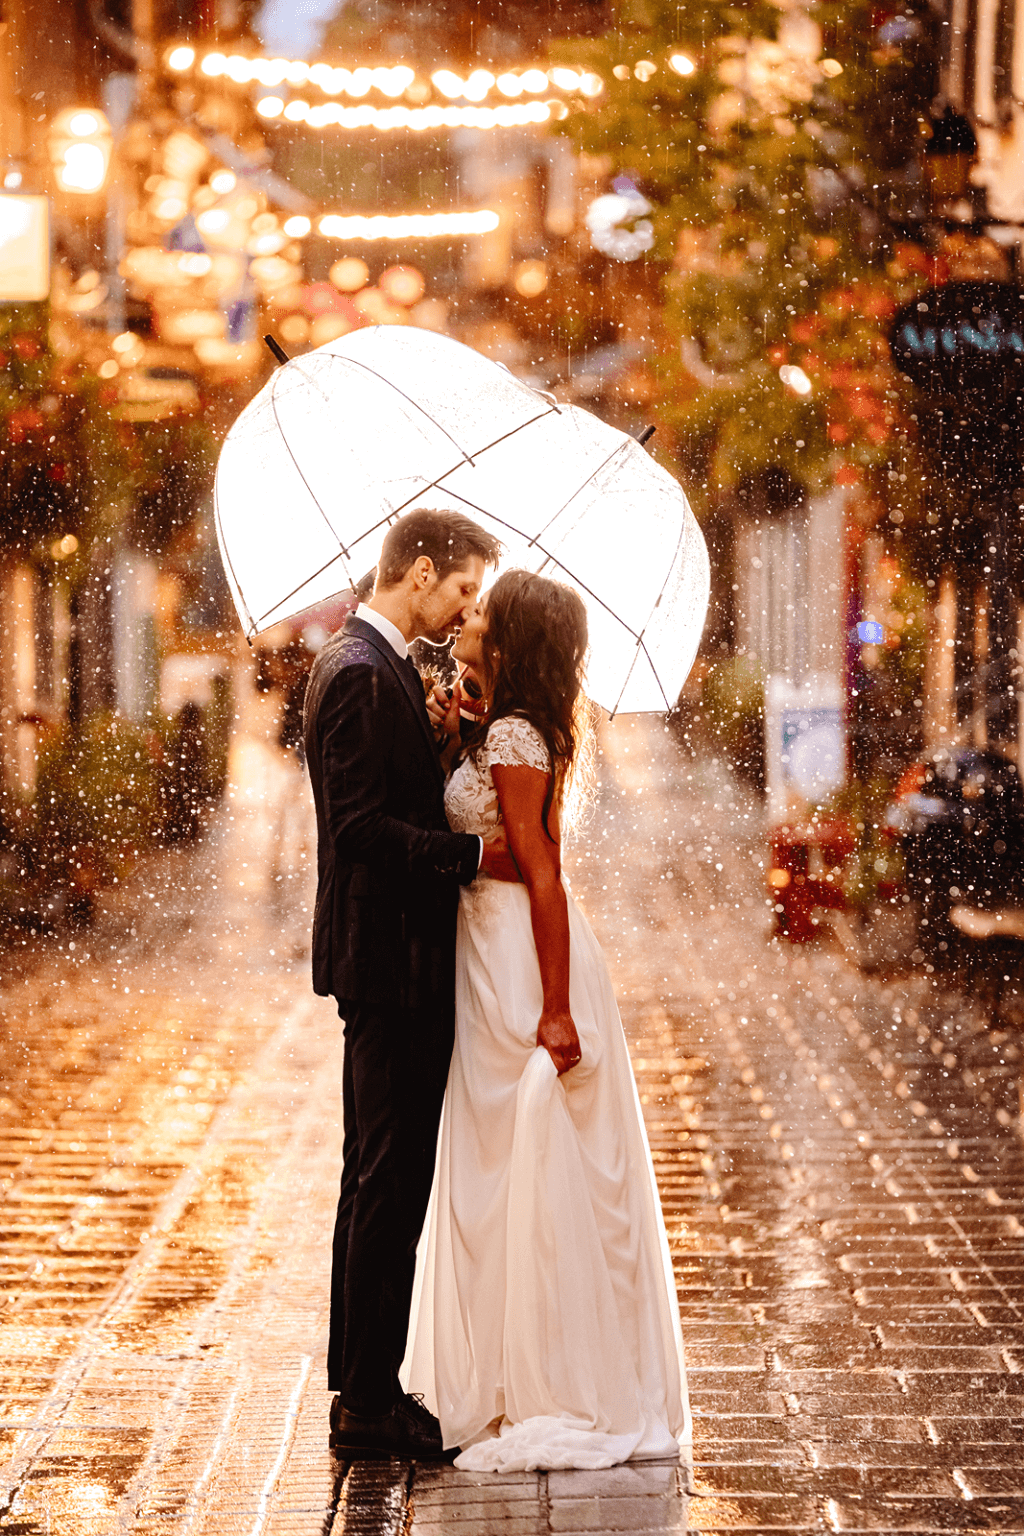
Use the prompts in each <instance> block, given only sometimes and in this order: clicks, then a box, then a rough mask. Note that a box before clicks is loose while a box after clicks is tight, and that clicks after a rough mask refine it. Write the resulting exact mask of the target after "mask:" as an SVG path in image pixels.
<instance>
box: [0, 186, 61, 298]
mask: <svg viewBox="0 0 1024 1536" xmlns="http://www.w3.org/2000/svg"><path fill="white" fill-rule="evenodd" d="M49 293H50V219H49V211H48V207H47V199H46V198H45V197H30V196H23V195H22V194H20V193H12V192H4V193H0V304H25V303H35V302H37V301H38V300H40V299H45V298H48V297H49Z"/></svg>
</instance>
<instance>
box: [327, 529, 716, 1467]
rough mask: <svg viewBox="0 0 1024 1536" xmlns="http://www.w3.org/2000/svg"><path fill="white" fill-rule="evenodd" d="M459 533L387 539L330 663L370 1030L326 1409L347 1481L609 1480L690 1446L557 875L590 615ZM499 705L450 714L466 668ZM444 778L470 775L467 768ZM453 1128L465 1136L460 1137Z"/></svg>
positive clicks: (627, 1070)
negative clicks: (571, 1470) (442, 684)
mask: <svg viewBox="0 0 1024 1536" xmlns="http://www.w3.org/2000/svg"><path fill="white" fill-rule="evenodd" d="M500 553H501V548H500V545H499V544H498V543H497V541H496V540H495V539H493V538H492V537H491V536H490V535H489V534H488V533H486V532H485V531H484V529H482V528H480V527H479V526H478V525H477V524H476V523H474V522H472V521H470V519H469V518H467V517H464V516H462V515H461V514H460V513H456V512H446V511H429V510H425V509H421V510H418V511H414V512H410V513H408V514H407V515H406V516H404V517H402V518H400V519H399V520H398V521H397V522H395V523H394V524H393V525H392V526H391V528H390V529H389V531H388V533H387V535H386V537H385V539H384V544H383V548H382V550H381V556H380V561H379V563H378V567H377V577H376V585H375V587H374V591H373V595H372V596H371V597H370V598H369V600H368V601H367V602H366V603H360V605H359V607H358V608H357V609H356V610H355V612H354V613H353V614H350V616H349V617H348V619H347V620H346V622H345V624H344V626H343V628H342V629H341V630H339V632H338V633H337V634H336V635H334V636H333V637H332V639H331V640H329V641H328V643H327V644H326V645H325V646H324V647H323V649H322V650H321V651H320V653H319V655H318V657H317V660H316V663H315V665H314V667H313V671H312V674H311V677H310V683H309V689H308V693H307V698H306V709H305V744H306V757H307V762H308V764H309V772H310V778H311V781H312V786H313V794H314V799H315V802H316V813H317V833H318V857H317V868H318V890H317V898H316V910H315V915H314V919H313V986H314V990H315V991H316V992H317V993H319V994H320V995H322V996H328V995H329V996H333V997H334V998H335V999H336V1000H337V1003H338V1012H339V1015H340V1017H341V1018H342V1019H343V1020H344V1037H345V1054H344V1067H343V1075H342V1097H343V1110H344V1166H343V1170H342V1177H341V1197H340V1199H339V1202H338V1214H337V1222H336V1226H335V1232H334V1252H333V1272H332V1279H331V1324H330V1344H329V1350H328V1357H327V1372H328V1386H329V1388H330V1389H331V1390H332V1391H333V1392H334V1393H335V1394H336V1396H335V1398H334V1401H333V1403H332V1406H331V1444H332V1446H333V1447H334V1450H335V1452H336V1454H337V1455H338V1456H339V1457H341V1458H344V1459H355V1458H363V1457H374V1456H379V1457H387V1456H397V1457H405V1458H408V1459H417V1460H418V1459H426V1458H441V1457H447V1458H449V1459H451V1457H452V1456H453V1454H454V1453H455V1452H456V1451H458V1455H457V1456H455V1465H456V1467H459V1468H464V1469H468V1470H473V1471H514V1470H520V1471H527V1470H531V1469H534V1468H555V1467H595V1468H596V1467H608V1466H612V1465H615V1464H616V1463H618V1462H622V1461H628V1460H631V1459H655V1458H665V1457H673V1458H676V1457H678V1456H679V1452H680V1446H682V1445H686V1444H687V1443H688V1442H689V1439H690V1418H689V1410H688V1406H687V1399H686V1384H685V1376H684V1372H683V1356H682V1340H681V1334H680V1327H679V1313H678V1306H677V1302H676V1294H675V1285H674V1281H673V1276H672V1265H671V1260H670V1257H669V1251H668V1243H667V1240H666V1235H665V1228H664V1222H663V1220H662V1215H661V1206H660V1203H659V1200H658V1193H657V1188H656V1185H655V1181H654V1173H653V1167H652V1164H651V1156H650V1152H649V1149H648V1145H647V1139H646V1134H645V1131H644V1126H643V1120H642V1116H641V1110H640V1103H639V1099H638V1096H637V1092H636V1087H635V1084H634V1081H633V1076H632V1070H631V1067H630V1062H629V1055H628V1050H627V1046H626V1041H625V1037H624V1035H623V1031H622V1025H621V1023H620V1021H619V1014H618V1010H617V1008H616V1004H615V998H614V995H613V993H612V989H611V984H610V981H609V978H608V973H607V969H606V967H605V963H604V958H603V956H602V954H601V950H600V948H599V946H598V943H597V940H596V939H595V938H594V935H593V934H592V932H591V930H590V928H589V927H588V925H587V923H586V921H585V919H584V917H583V915H582V913H581V912H580V911H579V909H578V907H577V906H576V904H575V902H574V901H573V899H572V896H571V895H570V893H569V891H568V889H567V886H566V883H565V880H564V878H563V875H562V870H561V858H560V847H561V833H562V828H563V826H564V825H565V824H566V820H567V816H568V814H569V812H570V808H571V803H572V801H573V800H574V799H576V798H578V795H577V794H576V793H575V792H576V791H577V790H578V788H579V785H580V781H581V778H582V777H583V769H584V764H585V760H586V756H587V750H588V739H587V738H588V735H589V733H590V731H591V725H590V715H589V707H588V705H587V701H586V699H585V697H584V694H583V669H584V661H585V656H586V650H587V618H586V610H585V608H584V606H583V603H582V601H581V600H580V598H579V597H578V596H577V594H576V593H575V592H573V591H572V590H571V589H570V588H569V587H566V586H563V585H561V584H560V583H558V582H555V581H550V580H548V579H547V578H545V577H542V576H535V575H531V574H530V573H528V572H526V571H506V572H505V573H504V574H503V575H502V576H500V577H498V579H497V580H496V581H495V583H494V585H493V586H492V587H491V589H490V591H489V592H487V593H486V594H484V595H483V596H481V589H482V587H483V581H484V574H485V570H486V568H487V567H488V566H496V565H497V563H498V557H499V555H500ZM453 637H454V638H455V645H454V649H453V656H454V658H455V660H456V661H457V662H458V663H459V664H460V667H461V668H462V669H463V678H464V681H465V682H466V683H467V685H469V686H473V689H474V692H475V691H477V690H478V691H479V694H480V700H479V709H480V713H479V715H478V716H477V719H478V723H477V724H476V725H475V727H474V728H473V729H472V730H471V732H470V733H469V735H468V736H467V738H466V740H465V741H464V742H463V741H462V740H461V739H460V731H459V718H460V710H459V694H458V690H456V692H455V695H454V697H453V699H452V700H451V702H450V703H449V700H448V698H447V696H446V695H445V694H444V693H443V692H442V690H440V689H434V690H433V691H432V693H431V695H430V698H429V700H428V698H427V689H426V685H425V684H424V682H423V679H422V678H421V676H420V673H419V672H418V670H417V668H416V666H415V665H414V663H413V661H412V660H411V658H410V656H409V645H410V643H411V642H412V641H413V640H415V639H417V638H419V639H423V640H426V641H428V642H429V643H430V644H432V645H437V646H441V645H448V644H450V643H451V641H452V639H453ZM446 770H447V773H446ZM439 1128H440V1134H439Z"/></svg>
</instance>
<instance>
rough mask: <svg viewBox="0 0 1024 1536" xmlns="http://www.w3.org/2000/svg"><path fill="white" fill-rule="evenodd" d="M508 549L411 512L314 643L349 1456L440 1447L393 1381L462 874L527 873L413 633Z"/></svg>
mask: <svg viewBox="0 0 1024 1536" xmlns="http://www.w3.org/2000/svg"><path fill="white" fill-rule="evenodd" d="M499 553H500V545H499V544H498V543H497V541H496V540H495V539H493V538H492V537H491V536H490V535H489V534H487V533H485V532H484V530H483V529H482V528H480V527H478V526H477V524H476V523H473V522H471V521H470V520H469V518H467V517H463V516H462V515H461V514H460V513H457V512H432V511H426V510H420V511H415V512H410V513H409V514H408V515H407V516H405V517H402V518H400V519H399V520H398V522H396V523H395V524H393V526H392V527H391V528H390V530H389V531H388V534H387V536H386V538H385V540H384V544H383V548H382V549H381V556H380V562H379V564H378V567H377V582H376V586H375V588H374V591H373V595H372V597H370V599H369V600H368V601H367V602H366V603H360V605H359V607H358V608H357V609H356V611H355V613H354V614H351V615H350V616H349V618H348V619H347V620H346V622H345V625H344V627H343V628H342V629H341V630H340V631H339V632H338V633H337V634H336V635H334V636H333V637H332V639H330V640H329V641H328V642H327V644H326V645H325V646H324V647H323V649H322V650H321V651H320V653H319V655H318V656H317V659H316V662H315V664H314V666H313V670H312V673H311V675H310V680H309V689H308V691H307V695H306V706H305V722H304V728H305V747H306V761H307V763H308V765H309V775H310V779H311V781H312V786H313V797H314V800H315V802H316V816H317V873H318V886H317V897H316V909H315V913H314V917H313V988H314V991H316V992H317V993H319V994H320V995H321V996H326V995H331V996H333V997H335V998H336V999H337V1002H338V1012H339V1013H340V1015H341V1017H342V1018H343V1019H344V1021H345V1025H344V1027H345V1057H344V1067H343V1073H342V1095H343V1104H344V1120H345V1140H344V1167H343V1171H342V1177H341V1198H340V1200H339V1202H338V1215H337V1223H336V1226H335V1232H334V1257H333V1272H332V1278H331V1332H330V1344H329V1348H328V1355H327V1379H328V1386H329V1387H330V1389H331V1390H332V1391H334V1392H335V1393H337V1396H336V1397H335V1399H334V1402H333V1404H332V1406H331V1443H332V1445H333V1446H334V1447H335V1449H336V1451H337V1453H338V1454H339V1455H341V1456H372V1455H380V1456H405V1457H416V1458H421V1457H430V1456H440V1455H441V1454H442V1445H441V1433H440V1427H439V1425H438V1423H437V1420H436V1419H435V1418H434V1417H433V1415H432V1414H430V1413H429V1412H428V1411H427V1410H426V1408H424V1406H423V1404H422V1403H421V1402H420V1401H419V1399H417V1398H411V1397H409V1396H408V1395H407V1394H405V1393H403V1392H402V1389H401V1387H400V1385H399V1381H398V1368H399V1366H400V1364H401V1362H402V1357H403V1355H404V1353H405V1343H406V1333H407V1330H408V1323H409V1308H410V1304H411V1297H412V1283H413V1272H414V1267H415V1253H416V1243H417V1239H418V1238H419V1234H420V1230H421V1228H422V1225H423V1218H424V1216H425V1214H426V1208H427V1201H428V1198H429V1195H430V1185H431V1181H432V1177H433V1171H434V1156H435V1149H436V1142H437V1129H438V1124H439V1121H440V1115H441V1105H442V1101H443V1098H444V1091H445V1082H446V1079H447V1075H448V1067H449V1062H450V1058H451V1051H452V1043H453V1037H454V1013H455V917H456V912H457V909H458V888H459V886H460V885H467V884H468V883H469V882H470V881H471V880H473V879H474V877H475V876H476V875H477V873H478V872H479V871H480V870H484V871H486V872H487V873H488V874H491V875H496V876H497V877H498V878H507V879H516V878H517V876H516V871H515V868H514V865H512V862H511V860H510V858H509V856H508V853H507V850H506V848H505V847H504V844H503V842H500V843H499V842H488V843H486V844H485V843H483V842H482V841H481V839H480V838H478V837H471V836H468V835H466V834H464V833H453V832H451V831H449V829H448V824H447V822H446V820H445V814H444V777H443V773H442V770H441V765H440V761H439V758H438V753H437V749H436V746H435V742H434V737H433V732H432V729H431V725H430V721H429V719H428V716H427V710H426V703H425V697H424V689H423V683H422V681H421V678H420V675H419V673H418V672H417V670H416V667H415V665H414V664H413V662H412V661H411V660H410V658H409V654H408V649H409V644H410V642H411V641H412V640H414V639H416V638H417V637H421V638H422V639H425V640H428V641H430V642H431V643H432V644H435V645H440V644H442V643H443V642H445V641H448V640H450V639H451V638H452V637H453V635H454V634H455V632H456V630H457V629H458V628H459V627H460V626H461V625H462V624H463V623H464V621H465V620H466V618H467V617H468V615H469V613H470V612H471V611H472V609H473V607H474V606H475V604H476V601H477V598H478V596H479V594H480V588H481V585H482V582H483V578H484V570H485V567H486V566H487V565H496V564H497V560H498V555H499Z"/></svg>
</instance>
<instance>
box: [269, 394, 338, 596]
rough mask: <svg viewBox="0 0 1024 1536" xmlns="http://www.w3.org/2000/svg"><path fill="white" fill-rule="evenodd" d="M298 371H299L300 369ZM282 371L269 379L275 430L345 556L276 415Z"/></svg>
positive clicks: (335, 532) (335, 530)
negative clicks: (275, 424) (278, 433)
mask: <svg viewBox="0 0 1024 1536" xmlns="http://www.w3.org/2000/svg"><path fill="white" fill-rule="evenodd" d="M300 372H301V369H300ZM284 373H285V369H284V368H279V369H278V370H277V372H276V373H275V374H274V377H273V379H272V380H271V384H270V406H271V409H272V411H273V412H274V420H275V422H276V423H277V430H278V431H279V432H280V434H281V441H282V443H284V445H285V447H286V448H287V449H288V456H289V458H290V459H291V461H292V463H293V464H294V465H295V469H296V471H297V473H298V476H299V479H300V480H301V481H302V483H303V485H304V486H305V487H306V490H307V491H308V492H309V495H310V499H311V501H312V503H313V505H314V507H316V509H317V511H318V512H319V513H320V516H321V517H322V518H323V520H324V522H325V523H326V525H327V527H328V529H329V530H330V533H331V536H332V537H333V538H335V539H337V540H338V548H339V549H340V550H341V553H342V554H343V555H345V556H347V555H348V550H347V549H346V548H345V545H344V543H343V541H342V540H341V539H340V538H339V537H338V530H337V529H336V528H334V527H333V526H332V524H331V520H330V518H329V517H328V516H327V513H326V512H325V511H324V509H323V507H322V506H321V505H320V503H319V501H318V500H317V498H316V495H315V493H314V491H313V487H312V486H311V485H310V483H309V481H308V480H307V479H306V477H305V475H304V474H303V472H302V466H301V465H300V463H299V461H298V459H297V458H296V457H295V455H294V453H292V445H291V443H289V441H288V438H287V436H286V434H285V430H284V426H283V425H282V422H281V418H280V416H279V415H278V411H277V391H278V385H279V382H280V380H281V378H282V377H283V375H284ZM303 378H308V375H307V374H303ZM325 569H326V567H325ZM318 574H319V573H318ZM303 585H305V583H303ZM296 590H298V589H296Z"/></svg>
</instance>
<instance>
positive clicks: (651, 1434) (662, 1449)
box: [403, 719, 691, 1472]
mask: <svg viewBox="0 0 1024 1536" xmlns="http://www.w3.org/2000/svg"><path fill="white" fill-rule="evenodd" d="M492 763H496V764H508V765H512V766H515V765H524V764H525V765H527V766H529V767H534V768H539V769H541V770H542V771H544V772H547V771H548V765H549V758H548V754H547V749H546V748H545V746H544V742H543V739H542V738H541V736H540V735H539V734H538V732H537V731H536V730H534V728H533V727H532V726H531V725H529V724H528V723H527V722H526V721H524V720H519V719H506V720H500V721H498V722H496V723H495V724H494V725H493V726H492V727H491V729H490V731H489V733H488V736H487V742H486V744H485V746H484V747H483V749H482V750H481V752H480V753H479V755H478V758H477V759H476V760H473V759H467V760H466V761H465V762H464V763H463V764H462V766H461V767H460V768H459V769H458V770H457V771H456V772H455V773H454V774H453V775H452V778H451V780H450V782H449V784H448V789H447V792H446V795H445V808H446V810H447V813H448V819H449V822H450V823H451V825H452V827H453V828H454V829H456V830H458V831H462V832H475V833H479V834H481V835H482V836H488V835H490V834H492V833H493V832H494V830H495V828H496V826H497V825H498V822H499V821H500V819H501V818H500V810H499V806H498V797H497V793H496V791H495V788H494V782H493V780H492V778H491V773H490V765H491V764H492ZM569 932H570V941H571V974H570V985H569V992H570V1005H571V1008H572V1015H573V1019H574V1020H575V1023H576V1027H577V1029H578V1031H579V1036H580V1044H581V1048H582V1053H583V1054H582V1061H581V1062H580V1065H579V1066H578V1067H575V1068H574V1069H573V1070H572V1071H571V1072H568V1073H566V1074H565V1075H564V1076H563V1077H561V1078H559V1077H558V1076H557V1075H556V1072H555V1068H554V1065H553V1063H552V1061H551V1058H550V1056H549V1055H548V1053H547V1052H546V1051H545V1050H543V1049H541V1048H540V1047H538V1045H537V1043H536V1036H537V1021H538V1019H539V1017H540V1013H541V1002H542V993H541V982H540V970H539V967H538V963H537V951H536V947H535V945H534V940H533V932H532V928H531V923H530V902H529V897H528V895H527V893H526V889H525V887H523V886H521V885H510V884H506V883H502V882H499V881H496V880H490V879H487V878H484V877H478V878H477V880H475V881H474V883H473V884H472V885H470V886H467V887H465V888H464V889H463V891H462V894H461V901H460V906H459V920H458V950H457V977H456V1026H455V1052H454V1055H453V1058H452V1066H451V1073H450V1075H449V1078H448V1091H447V1096H446V1099H445V1106H444V1115H443V1118H442V1122H441V1133H440V1140H439V1145H438V1155H437V1164H436V1168H435V1172H434V1187H433V1192H432V1194H431V1200H430V1209H429V1212H428V1214H427V1220H426V1223H425V1226H424V1229H423V1235H422V1237H421V1239H420V1244H419V1251H418V1256H417V1272H416V1288H415V1292H414V1295H413V1307H412V1323H411V1330H410V1336H409V1345H408V1350H407V1352H406V1358H405V1363H404V1366H403V1381H404V1382H405V1384H406V1386H407V1388H408V1390H409V1391H412V1392H422V1394H423V1397H424V1400H425V1401H426V1404H427V1406H428V1407H429V1408H430V1409H432V1410H433V1412H435V1413H436V1414H437V1416H438V1418H439V1419H440V1421H441V1428H442V1431H443V1433H444V1443H445V1445H446V1446H449V1447H450V1446H461V1447H462V1452H461V1454H460V1456H459V1457H458V1459H457V1460H456V1462H455V1465H456V1466H457V1467H460V1468H464V1469H469V1470H473V1471H502V1472H504V1471H516V1470H518V1471H529V1470H531V1469H533V1468H538V1467H545V1468H552V1467H609V1466H613V1465H615V1464H616V1463H618V1462H622V1461H628V1460H631V1459H640V1458H643V1459H648V1460H649V1459H655V1458H663V1457H677V1456H678V1455H679V1452H680V1447H682V1446H688V1445H689V1442H690V1438H691V1426H690V1415H689V1407H688V1404H687V1395H686V1381H685V1376H684V1371H683V1350H682V1338H681V1334H680V1328H679V1312H678V1307H677V1304H676V1296H675V1286H674V1282H673V1277H672V1265H671V1260H670V1258H669V1252H668V1243H667V1241H666V1237H665V1227H664V1222H663V1220H662V1215H661V1206H660V1203H659V1200H658V1192H657V1187H656V1185H655V1182H654V1170H653V1167H652V1164H651V1157H650V1152H649V1150H648V1146H647V1137H646V1134H645V1131H644V1126H643V1120H642V1117H641V1111H640V1103H639V1099H638V1097H637V1092H636V1085H635V1083H634V1081H633V1073H632V1069H631V1067H630V1062H629V1054H628V1051H627V1047H626V1041H625V1037H624V1035H623V1032H622V1025H621V1023H620V1021H619V1014H618V1009H617V1008H616V1005H615V998H614V995H613V993H612V989H611V983H610V981H609V978H608V972H607V970H606V968H605V963H604V957H603V955H602V954H601V950H600V947H599V946H598V943H597V940H596V939H595V938H594V935H593V933H592V932H591V930H590V928H589V926H588V924H587V922H586V920H585V918H584V917H583V915H582V913H581V912H580V910H579V908H578V907H577V906H576V904H575V902H574V901H573V899H572V896H571V895H569Z"/></svg>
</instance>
